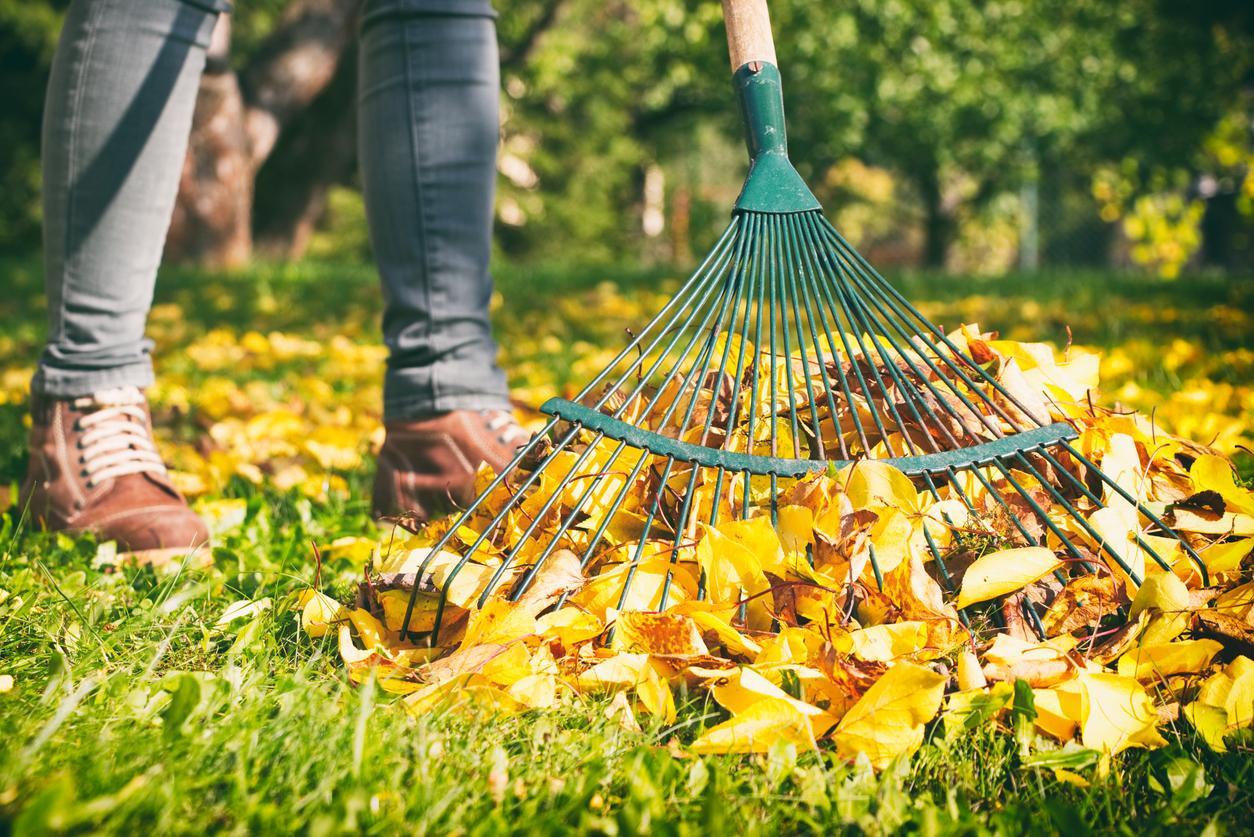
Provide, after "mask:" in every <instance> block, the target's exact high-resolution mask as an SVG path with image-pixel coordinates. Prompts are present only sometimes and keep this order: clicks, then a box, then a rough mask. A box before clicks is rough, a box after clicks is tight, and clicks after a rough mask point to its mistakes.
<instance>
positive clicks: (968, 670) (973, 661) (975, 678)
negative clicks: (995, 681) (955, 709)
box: [958, 651, 988, 691]
mask: <svg viewBox="0 0 1254 837" xmlns="http://www.w3.org/2000/svg"><path fill="white" fill-rule="evenodd" d="M987 685H988V679H987V678H985V677H984V672H983V671H982V670H981V669H980V658H979V657H977V656H975V652H974V651H963V652H962V653H961V654H959V655H958V688H959V689H961V690H963V691H969V690H971V689H983V688H984V687H985V686H987Z"/></svg>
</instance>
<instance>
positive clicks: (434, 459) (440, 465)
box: [374, 410, 529, 523]
mask: <svg viewBox="0 0 1254 837" xmlns="http://www.w3.org/2000/svg"><path fill="white" fill-rule="evenodd" d="M386 430H387V437H386V438H385V439H384V440H383V447H382V448H381V449H380V450H379V470H378V471H377V472H376V474H375V479H374V515H375V517H376V518H379V517H386V516H393V515H410V516H412V517H413V518H414V519H415V520H416V521H417V522H419V523H425V522H427V521H428V520H432V519H434V518H436V517H440V516H442V515H445V514H448V513H449V512H450V511H453V510H454V509H456V508H464V507H465V506H466V504H468V503H469V502H470V501H471V500H473V499H474V489H475V473H476V472H477V471H478V470H479V466H480V465H481V464H483V463H485V462H486V463H487V464H488V467H490V468H491V469H492V470H493V471H496V472H497V473H500V471H501V469H502V468H504V467H505V466H506V465H507V464H509V462H510V460H512V459H513V458H514V454H515V453H517V452H518V448H519V447H520V446H521V445H524V444H526V442H527V439H528V438H529V437H528V434H527V431H526V430H523V429H522V428H521V427H519V425H518V422H516V421H514V417H513V416H512V415H510V413H508V412H506V411H505V410H454V411H452V412H449V413H437V414H436V415H433V416H429V417H427V418H423V419H419V420H417V421H410V422H393V423H389V424H388V425H386Z"/></svg>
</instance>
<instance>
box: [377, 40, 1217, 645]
mask: <svg viewBox="0 0 1254 837" xmlns="http://www.w3.org/2000/svg"><path fill="white" fill-rule="evenodd" d="M731 23H732V21H731V20H730V19H729V30H730V29H731V28H732V27H731ZM735 51H736V44H735V41H734V40H733V54H735ZM768 57H770V58H772V59H773V52H772V53H771V54H770V55H769V56H768ZM736 64H737V62H736V60H735V59H734V60H733V66H736ZM733 78H734V83H735V89H736V92H737V95H738V98H739V101H740V105H741V112H742V116H743V119H744V125H745V131H746V136H747V138H748V148H749V155H750V159H751V168H750V171H749V174H748V177H747V179H746V181H745V185H744V188H743V191H742V193H741V195H740V198H739V199H738V201H737V203H736V206H735V210H734V212H733V214H732V218H731V222H730V224H729V225H728V227H727V229H726V230H725V231H724V232H723V234H722V236H721V237H720V238H719V239H718V242H717V243H716V244H715V245H714V247H713V249H712V250H711V252H710V253H709V255H708V256H706V258H705V259H704V261H703V262H702V263H701V264H700V266H699V267H698V268H697V269H696V271H695V272H694V273H693V274H692V275H691V276H690V277H689V278H688V279H687V281H685V282H684V283H683V285H682V286H681V287H680V288H679V290H678V292H676V293H675V295H674V296H673V298H671V300H670V301H669V302H668V303H667V304H666V305H665V306H664V307H663V308H662V310H660V311H659V312H658V313H657V315H656V316H655V317H654V318H653V319H652V320H651V321H649V322H648V324H646V325H645V326H644V327H643V328H641V329H640V330H639V331H638V332H637V333H635V335H634V336H633V338H632V339H631V341H630V342H629V343H628V345H627V346H626V347H624V348H623V350H622V351H621V352H620V353H619V354H618V355H617V356H616V357H615V358H614V360H613V361H611V362H610V363H609V364H608V365H607V366H606V367H605V369H603V370H602V371H601V372H600V373H599V374H598V375H596V377H594V378H593V379H592V380H591V381H590V382H589V383H588V384H587V386H585V387H584V388H583V390H582V391H581V392H580V393H579V395H578V396H577V397H576V398H574V399H572V400H563V399H556V398H555V399H552V400H550V401H548V402H546V403H545V404H544V405H543V406H542V408H541V409H542V410H543V411H544V412H545V413H547V414H548V415H549V416H550V419H549V421H548V423H547V424H546V425H545V426H544V428H543V430H542V431H541V432H539V433H538V434H537V435H535V436H534V437H533V438H532V439H531V441H530V442H529V443H528V444H527V445H526V446H525V447H523V448H522V449H520V451H519V453H518V456H517V457H516V458H515V459H514V461H513V462H512V463H511V464H510V465H509V466H508V467H507V468H505V469H504V470H503V471H502V472H501V473H500V474H499V475H497V476H495V478H493V479H491V481H490V482H487V483H486V484H484V485H483V486H482V491H481V493H479V495H478V497H477V498H476V499H475V500H474V501H473V502H472V503H471V504H470V506H469V507H468V508H467V509H466V510H465V511H464V512H463V513H462V514H461V515H460V516H459V517H457V519H456V520H452V521H446V522H443V523H440V524H436V525H435V526H434V527H432V528H430V529H429V530H428V533H429V535H430V536H431V537H432V538H433V540H432V542H431V544H430V548H429V550H428V551H427V552H426V553H425V557H424V558H423V560H422V561H421V563H420V564H419V566H418V568H417V574H416V577H415V578H414V579H413V582H414V583H412V592H410V594H409V596H408V598H407V600H406V601H405V603H404V610H403V614H402V613H400V612H399V611H398V612H397V613H395V614H393V616H394V619H393V621H399V623H400V625H401V630H402V634H403V635H407V636H408V637H409V638H410V639H411V640H414V641H420V642H426V643H430V644H433V645H435V644H446V643H448V642H449V641H452V640H455V639H456V638H457V636H458V632H459V631H462V630H464V628H465V618H464V617H465V615H466V614H467V612H468V611H469V610H470V609H473V608H481V607H483V606H484V604H485V603H486V602H487V601H488V600H489V598H491V597H494V596H495V597H500V596H504V597H507V598H508V599H511V600H517V599H519V598H521V597H524V596H526V595H527V594H528V591H529V590H530V589H531V588H532V585H533V584H534V583H535V582H536V579H537V577H538V576H540V575H541V574H542V573H544V572H546V567H549V568H550V569H551V568H552V567H553V566H555V565H556V564H558V563H561V564H563V565H564V566H566V567H568V568H570V569H571V571H573V570H574V568H575V565H576V562H577V567H578V572H579V575H580V576H582V577H584V578H587V577H592V576H597V577H607V576H609V577H613V578H615V579H616V582H615V585H614V587H613V589H614V591H615V595H616V600H612V601H607V602H604V604H606V605H608V606H612V607H616V608H619V609H622V608H623V607H624V606H626V605H628V604H629V603H631V604H632V606H634V607H635V608H637V609H646V610H649V609H651V610H663V609H665V608H667V607H668V606H669V605H672V604H675V603H676V602H679V601H684V600H690V599H702V598H705V597H706V595H707V592H708V589H709V582H710V579H709V578H708V577H707V571H706V568H704V567H702V565H701V562H700V561H699V560H698V556H696V554H695V553H696V544H697V542H698V540H699V538H700V537H701V534H702V533H703V532H704V531H707V530H708V528H718V527H720V526H724V525H725V524H727V522H728V521H735V520H749V519H751V518H755V517H758V516H762V515H770V517H771V520H772V522H773V523H778V522H779V516H780V514H781V509H784V510H787V509H788V508H789V507H790V504H791V503H792V501H793V500H794V499H795V497H796V496H797V492H799V491H802V492H803V491H805V488H804V485H805V483H800V484H799V483H798V480H799V479H800V478H805V477H811V476H814V475H824V474H826V476H827V477H829V478H832V479H835V480H838V481H839V480H847V479H848V478H849V476H850V475H851V474H852V473H854V472H856V471H857V469H859V468H873V469H882V468H883V466H884V465H890V466H892V467H893V468H895V469H896V470H898V471H900V472H901V473H903V474H904V475H905V477H907V478H908V479H909V480H910V481H911V482H912V484H913V487H914V489H915V490H917V491H918V492H919V496H920V497H921V498H923V499H924V501H925V502H926V504H927V505H928V506H929V510H928V511H927V512H926V514H927V515H929V516H930V517H929V521H928V523H927V524H926V525H925V526H924V527H923V528H922V533H923V536H924V540H925V542H926V546H927V552H928V553H929V554H930V556H931V558H932V559H933V560H934V561H935V564H936V567H935V569H936V571H937V572H938V573H939V576H940V577H941V579H942V582H943V583H945V584H947V585H948V586H949V589H950V590H952V589H953V585H952V580H951V579H950V576H949V573H948V572H947V570H946V561H947V558H948V557H949V556H950V555H951V554H952V553H953V552H955V551H957V550H959V549H961V548H963V546H964V544H969V543H970V540H971V539H972V538H977V539H978V538H987V539H994V540H996V541H998V542H999V543H1003V544H1018V545H1020V546H1045V547H1048V548H1049V549H1051V550H1053V551H1055V552H1057V553H1059V554H1065V555H1067V556H1069V557H1070V558H1071V559H1072V566H1074V567H1076V568H1077V569H1080V570H1081V571H1082V570H1083V569H1085V568H1089V569H1091V568H1092V567H1093V566H1094V565H1095V564H1097V563H1102V562H1104V563H1105V564H1106V566H1108V567H1111V568H1112V569H1113V568H1117V569H1116V570H1115V572H1116V573H1117V574H1119V575H1121V576H1123V577H1124V580H1125V582H1128V583H1131V584H1133V585H1136V584H1139V583H1140V581H1141V579H1142V577H1143V575H1144V573H1145V569H1146V562H1147V560H1148V561H1154V562H1156V563H1157V564H1158V565H1159V566H1161V567H1162V568H1164V569H1167V570H1170V568H1171V567H1172V564H1173V562H1174V561H1175V560H1177V559H1179V557H1180V556H1181V555H1183V556H1187V558H1188V559H1189V560H1191V561H1193V562H1195V563H1196V565H1197V568H1198V571H1199V572H1200V573H1202V575H1203V577H1205V567H1204V565H1203V564H1202V562H1201V561H1200V559H1199V558H1198V556H1197V554H1196V552H1194V550H1193V548H1192V547H1191V546H1190V545H1189V544H1188V543H1187V542H1186V541H1185V540H1184V539H1183V538H1182V537H1181V536H1180V535H1178V534H1177V533H1176V532H1174V531H1173V530H1172V529H1171V528H1170V527H1169V526H1167V525H1166V524H1165V523H1164V522H1163V520H1162V519H1161V518H1160V516H1159V515H1158V514H1156V513H1155V512H1154V511H1153V510H1151V509H1150V508H1148V507H1147V505H1146V504H1145V503H1143V502H1141V501H1140V500H1139V499H1138V493H1139V492H1138V489H1137V485H1136V483H1135V479H1136V477H1135V471H1136V469H1135V468H1133V469H1131V471H1130V472H1120V473H1116V474H1114V475H1111V474H1107V473H1105V472H1103V470H1102V469H1101V468H1099V467H1098V465H1097V464H1095V463H1094V462H1093V461H1092V459H1091V458H1090V456H1089V455H1087V454H1086V451H1089V452H1091V451H1092V450H1094V449H1095V448H1096V444H1095V442H1094V440H1092V439H1088V438H1085V434H1086V432H1087V431H1086V427H1087V425H1086V423H1085V416H1086V414H1091V412H1092V408H1091V407H1088V406H1087V405H1085V404H1084V393H1083V388H1080V391H1076V388H1074V387H1071V388H1068V386H1067V385H1066V383H1065V382H1059V381H1057V380H1053V381H1051V380H1049V370H1048V369H1047V368H1044V367H1046V366H1047V365H1048V364H1044V362H1043V361H1042V367H1041V368H1036V369H1032V368H1029V367H1030V366H1031V365H1032V364H1033V362H1034V359H1032V358H1023V357H1015V356H1013V355H1007V354H1004V353H1002V352H1001V351H999V350H998V348H997V347H996V345H995V343H994V342H993V341H991V339H990V338H989V336H988V335H982V334H980V333H978V332H977V331H976V330H975V329H972V328H965V329H962V330H959V331H957V332H954V333H946V332H945V331H943V330H942V329H940V328H939V327H937V326H936V325H934V324H933V323H931V322H930V321H929V320H928V319H927V318H926V317H925V316H924V315H923V314H921V313H920V312H919V310H918V309H916V308H915V307H914V306H913V305H911V303H910V302H909V300H907V299H906V298H905V297H904V296H902V294H900V293H899V292H898V291H897V290H896V289H894V288H893V286H892V285H890V284H889V283H888V282H886V281H885V280H884V279H883V277H881V276H880V275H879V274H878V273H877V272H876V271H875V269H874V268H873V267H871V265H870V264H868V263H867V261H866V260H865V259H864V258H863V257H862V256H860V255H859V254H858V253H857V251H855V250H854V248H853V247H852V246H850V244H849V243H848V242H847V241H846V240H845V239H844V238H843V237H842V236H841V234H840V233H839V232H837V231H836V229H835V228H833V227H832V225H831V224H829V223H828V222H827V220H826V218H825V217H824V215H823V212H822V208H821V206H820V205H819V202H818V201H817V199H816V198H815V197H814V195H813V194H812V193H811V191H810V190H809V189H808V188H807V187H806V185H805V183H804V182H803V181H802V179H801V177H800V175H799V174H798V173H797V171H796V169H794V168H793V166H792V164H791V163H790V162H789V159H788V154H787V144H786V138H785V131H784V116H783V97H782V93H781V85H780V76H779V71H778V70H777V69H776V67H775V66H774V64H773V63H772V62H768V61H762V60H751V61H746V62H743V63H741V64H740V66H739V67H738V68H737V69H736V71H735V73H734V76H733ZM1036 360H1039V359H1036ZM1051 362H1052V361H1051ZM1069 389H1070V391H1068V390H1069ZM1135 455H1136V452H1135V451H1133V452H1132V457H1133V458H1134V459H1135ZM862 463H870V464H862ZM865 552H866V553H867V555H866V557H867V559H868V561H867V563H869V568H866V567H864V569H867V570H868V578H869V577H870V576H871V575H873V576H874V579H875V580H876V581H878V582H879V583H881V584H882V574H881V571H880V566H879V563H878V561H877V557H876V554H875V549H874V546H873V545H868V546H867V547H866V549H865ZM808 558H809V560H810V561H811V563H813V559H814V556H813V554H812V553H811V554H808ZM850 576H851V577H849V578H847V579H845V582H846V583H847V584H853V583H855V582H857V581H858V578H857V577H856V574H855V573H854V571H853V570H850ZM1027 609H1028V610H1029V611H1030V614H1029V616H1030V617H1031V619H1030V621H1032V622H1036V621H1037V619H1036V617H1037V614H1036V612H1035V610H1032V609H1031V606H1030V605H1029V606H1028V608H1027ZM741 610H742V614H743V612H744V607H743V605H742V608H741ZM442 634H443V638H442Z"/></svg>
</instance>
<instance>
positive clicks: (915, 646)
mask: <svg viewBox="0 0 1254 837" xmlns="http://www.w3.org/2000/svg"><path fill="white" fill-rule="evenodd" d="M927 638H928V628H927V623H926V622H917V621H910V622H889V623H887V624H884V625H872V626H871V627H869V628H858V629H856V630H853V631H850V632H849V634H848V635H847V638H846V637H839V638H837V639H836V642H835V644H836V647H837V648H841V646H842V645H843V644H844V643H845V642H847V643H848V644H849V651H850V652H852V653H853V655H854V656H855V657H857V658H858V659H860V660H866V661H867V662H881V663H887V662H892V661H893V660H895V659H897V658H898V657H904V656H906V655H907V654H914V653H916V652H918V651H921V650H923V648H924V646H926V645H927Z"/></svg>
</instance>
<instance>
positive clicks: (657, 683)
mask: <svg viewBox="0 0 1254 837" xmlns="http://www.w3.org/2000/svg"><path fill="white" fill-rule="evenodd" d="M641 674H643V677H641V678H640V682H638V683H636V696H637V697H638V698H640V702H641V703H642V704H644V708H645V709H647V710H649V712H650V713H651V714H653V715H656V716H657V717H659V718H661V719H662V720H663V721H665V722H666V723H668V724H673V723H674V722H675V718H676V714H677V713H676V710H675V696H674V695H673V694H671V687H670V684H668V683H667V682H666V681H665V680H664V679H662V678H661V677H659V676H658V673H657V670H656V669H654V668H653V666H651V665H650V666H645V667H644V668H643V669H642V670H641Z"/></svg>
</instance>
